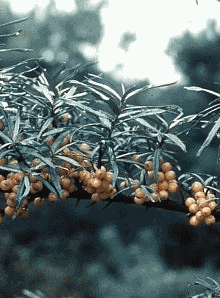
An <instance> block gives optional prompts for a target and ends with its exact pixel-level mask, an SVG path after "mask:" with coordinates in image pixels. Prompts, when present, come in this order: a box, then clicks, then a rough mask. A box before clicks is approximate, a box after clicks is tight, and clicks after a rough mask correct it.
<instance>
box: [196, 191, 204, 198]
mask: <svg viewBox="0 0 220 298" xmlns="http://www.w3.org/2000/svg"><path fill="white" fill-rule="evenodd" d="M194 198H195V199H196V200H198V199H201V198H205V193H204V192H203V191H197V192H196V193H194Z"/></svg>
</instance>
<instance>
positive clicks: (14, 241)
mask: <svg viewBox="0 0 220 298" xmlns="http://www.w3.org/2000/svg"><path fill="white" fill-rule="evenodd" d="M36 2H37V4H38V5H36V3H35V1H31V0H29V1H28V2H27V1H20V0H19V1H17V0H15V1H0V24H3V23H6V22H10V21H12V20H16V19H18V18H22V17H26V16H28V20H27V21H26V22H24V23H21V24H17V25H14V26H10V27H7V29H6V28H4V30H3V29H1V28H0V30H2V31H0V34H3V33H12V32H14V31H16V30H17V29H22V30H23V32H22V34H21V35H20V36H18V37H17V38H10V39H8V38H4V39H2V40H1V44H2V43H4V44H5V46H1V47H2V48H17V47H21V48H31V49H33V52H31V53H30V52H28V53H27V54H24V53H23V54H21V53H14V52H13V53H10V52H7V53H4V52H2V53H0V56H1V60H0V68H2V67H5V66H8V65H12V64H15V63H18V62H19V61H22V60H24V59H28V58H31V57H38V58H39V57H43V58H44V61H42V66H43V67H44V68H46V69H47V72H48V75H49V76H51V77H52V76H53V74H54V73H55V72H56V69H57V67H59V66H60V65H62V64H63V63H65V64H66V67H71V66H74V65H77V64H79V63H81V64H86V63H89V62H93V61H97V62H98V64H97V65H95V66H91V67H90V68H89V72H90V73H104V77H105V78H106V79H107V80H109V81H110V82H112V83H113V84H114V85H115V86H116V88H117V89H118V90H119V92H120V90H121V83H122V82H123V83H124V84H125V86H126V87H127V88H128V87H130V86H133V85H134V84H147V83H152V84H153V85H158V84H165V83H171V82H174V81H176V80H177V81H178V82H177V83H176V84H175V85H172V86H170V87H166V88H165V87H163V88H159V89H153V90H151V91H150V92H146V93H145V94H141V95H140V96H138V97H137V98H136V102H135V103H136V104H147V105H166V104H177V105H180V106H181V107H182V108H183V110H184V112H185V114H186V115H187V114H194V113H198V112H199V111H201V110H202V109H204V108H206V107H207V105H208V104H209V103H210V102H211V101H212V100H213V99H215V97H214V96H213V95H210V94H208V93H204V92H203V93H199V92H193V91H189V90H186V89H184V86H199V87H202V88H206V89H210V90H213V91H216V92H219V83H220V54H219V53H220V27H219V20H218V17H219V11H220V3H219V2H218V1H217V0H203V1H202V0H198V5H197V4H196V1H194V0H179V1H171V0H167V1H164V0H160V1H159V0H158V1H149V0H137V1H135V2H134V1H126V0H117V1H116V0H101V1H98V0H97V1H92V0H91V1H89V0H75V1H73V0H72V1H65V0H62V1H58V0H57V1H52V0H51V1H46V0H45V1H42V2H41V1H36ZM206 134H207V131H201V130H195V131H194V132H191V133H190V134H189V135H188V136H187V137H183V141H184V142H185V143H186V145H187V150H188V152H187V154H186V155H183V154H180V155H179V156H178V160H179V163H180V165H181V167H182V173H185V172H188V171H191V172H195V173H199V172H204V173H208V174H212V175H216V176H219V169H218V164H217V162H216V161H217V156H218V146H219V144H218V141H217V140H213V142H212V143H211V144H210V146H209V148H208V149H207V150H205V151H204V153H203V154H202V156H201V157H200V158H199V159H197V158H196V157H195V155H196V152H197V150H198V149H199V147H200V146H201V144H202V143H203V141H204V139H205V137H206ZM75 203H76V201H75V199H69V200H68V201H66V202H59V203H58V204H56V205H52V204H49V203H48V204H46V205H45V207H44V208H42V209H36V208H33V209H32V212H31V216H30V218H29V219H28V220H22V219H19V218H18V219H16V220H15V221H11V219H7V220H4V222H3V224H2V225H1V229H0V297H15V296H16V295H17V296H19V297H21V296H22V295H21V292H22V290H23V289H28V290H30V291H35V290H37V289H39V290H41V291H42V292H43V293H44V294H45V295H46V296H47V297H85V298H88V297H109V298H110V297H126V298H127V297H128V298H134V297H135V298H136V297H140V298H142V297H152V298H159V297H160V298H161V297H186V296H187V293H188V289H187V284H188V283H190V282H191V281H193V280H194V279H195V278H196V277H200V278H205V277H206V276H211V277H212V278H215V279H217V280H218V281H220V274H219V269H220V254H219V249H220V246H219V244H220V229H219V223H217V224H216V225H215V226H213V227H207V226H206V227H203V226H201V227H198V228H196V229H193V228H191V227H190V226H189V225H188V219H187V218H186V217H185V215H183V214H179V213H174V212H169V211H165V210H157V209H155V208H152V209H150V210H149V211H148V212H147V213H146V211H145V209H144V208H141V207H139V206H124V205H123V204H112V205H111V206H110V207H109V208H108V209H104V210H102V207H103V206H104V205H102V204H99V205H97V206H94V207H93V208H91V209H88V208H86V207H87V206H88V204H89V202H86V201H84V202H81V203H80V205H79V207H78V208H76V207H75ZM202 290H203V289H202V288H196V287H192V288H190V293H191V294H195V293H198V292H199V291H202Z"/></svg>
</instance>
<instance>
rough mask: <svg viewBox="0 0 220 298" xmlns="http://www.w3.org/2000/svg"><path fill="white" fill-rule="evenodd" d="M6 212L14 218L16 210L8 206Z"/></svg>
mask: <svg viewBox="0 0 220 298" xmlns="http://www.w3.org/2000/svg"><path fill="white" fill-rule="evenodd" d="M4 211H5V214H6V215H8V216H13V215H14V214H15V209H14V208H12V207H10V206H7V207H6V208H5V210H4Z"/></svg>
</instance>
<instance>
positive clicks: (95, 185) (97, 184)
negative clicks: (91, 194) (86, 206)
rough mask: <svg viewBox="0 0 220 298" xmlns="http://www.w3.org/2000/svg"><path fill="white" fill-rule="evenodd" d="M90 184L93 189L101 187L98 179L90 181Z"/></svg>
mask: <svg viewBox="0 0 220 298" xmlns="http://www.w3.org/2000/svg"><path fill="white" fill-rule="evenodd" d="M91 184H92V186H93V187H94V188H99V187H101V185H102V181H101V180H99V179H98V178H94V179H91Z"/></svg>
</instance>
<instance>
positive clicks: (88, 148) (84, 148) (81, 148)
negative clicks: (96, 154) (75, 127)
mask: <svg viewBox="0 0 220 298" xmlns="http://www.w3.org/2000/svg"><path fill="white" fill-rule="evenodd" d="M79 149H80V150H81V151H83V152H88V151H89V150H90V147H89V145H87V144H86V143H82V144H81V145H80V146H79Z"/></svg>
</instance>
